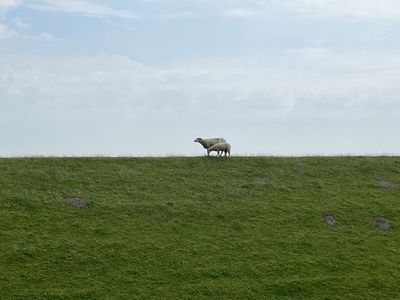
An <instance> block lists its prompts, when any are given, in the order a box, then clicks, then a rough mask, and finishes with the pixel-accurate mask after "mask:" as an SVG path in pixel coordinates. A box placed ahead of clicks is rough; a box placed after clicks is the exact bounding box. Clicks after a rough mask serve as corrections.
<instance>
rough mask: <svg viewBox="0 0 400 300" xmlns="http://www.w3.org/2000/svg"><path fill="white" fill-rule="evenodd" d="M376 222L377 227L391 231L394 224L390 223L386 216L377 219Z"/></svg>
mask: <svg viewBox="0 0 400 300" xmlns="http://www.w3.org/2000/svg"><path fill="white" fill-rule="evenodd" d="M374 224H375V226H376V227H378V228H379V229H381V230H384V231H389V230H391V229H392V226H391V225H390V223H389V221H388V220H386V219H384V218H377V219H375V221H374Z"/></svg>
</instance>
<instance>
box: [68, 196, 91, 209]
mask: <svg viewBox="0 0 400 300" xmlns="http://www.w3.org/2000/svg"><path fill="white" fill-rule="evenodd" d="M64 203H66V204H68V205H70V206H73V207H76V208H86V207H87V206H88V201H87V200H85V199H83V198H79V197H74V198H65V199H64Z"/></svg>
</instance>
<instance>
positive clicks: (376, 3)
mask: <svg viewBox="0 0 400 300" xmlns="http://www.w3.org/2000/svg"><path fill="white" fill-rule="evenodd" d="M279 3H281V5H284V6H285V7H286V8H289V9H294V10H296V11H300V12H303V13H312V14H315V15H318V16H327V15H331V16H332V15H333V16H346V17H353V18H361V19H371V20H383V21H400V2H399V1H397V0H296V1H292V0H285V1H279Z"/></svg>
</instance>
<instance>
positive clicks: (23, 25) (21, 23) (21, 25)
mask: <svg viewBox="0 0 400 300" xmlns="http://www.w3.org/2000/svg"><path fill="white" fill-rule="evenodd" d="M11 24H12V25H13V26H15V27H17V28H21V29H25V28H29V27H31V26H30V25H29V24H28V23H26V22H24V21H23V20H21V19H20V18H14V19H12V21H11Z"/></svg>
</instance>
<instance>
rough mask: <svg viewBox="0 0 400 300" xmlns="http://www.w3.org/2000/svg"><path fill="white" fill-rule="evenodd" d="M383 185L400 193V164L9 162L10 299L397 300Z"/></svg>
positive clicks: (395, 234) (2, 277) (392, 202)
mask: <svg viewBox="0 0 400 300" xmlns="http://www.w3.org/2000/svg"><path fill="white" fill-rule="evenodd" d="M382 178H384V179H387V180H391V181H393V182H395V183H398V184H399V183H400V158H346V157H342V158H311V157H310V158H255V157H252V158H243V157H242V158H239V157H233V158H231V159H217V158H211V159H207V158H205V157H201V158H140V159H135V158H119V159H112V158H37V159H0V270H1V272H0V294H1V295H2V299H3V298H22V299H25V298H26V299H43V298H44V299H80V298H82V299H92V298H93V299H94V298H100V299H103V298H107V297H108V298H110V299H113V298H119V299H121V298H129V299H134V298H143V299H154V298H162V299H178V298H180V299H201V298H214V299H223V298H229V299H261V298H262V299H275V298H276V299H291V298H295V299H301V298H304V299H312V298H315V299H367V298H370V299H384V298H386V299H388V298H396V297H400V284H399V283H400V271H399V268H398V266H399V265H400V197H399V196H400V191H399V190H388V189H385V188H382V187H379V186H377V182H378V180H380V179H382ZM69 196H81V197H85V198H87V199H88V200H89V201H90V206H89V207H88V208H86V209H77V208H72V207H69V206H67V205H66V204H65V203H64V202H63V199H64V197H69ZM168 203H171V204H172V206H171V204H169V205H168ZM323 212H331V213H333V214H334V215H335V217H336V219H337V221H338V224H339V225H338V226H337V228H331V227H329V226H327V225H326V224H325V223H324V222H323V221H322V218H321V214H322V213H323ZM376 217H385V218H388V219H389V220H390V221H391V223H392V225H393V227H394V230H392V231H391V232H388V233H385V232H381V231H379V230H377V229H376V228H375V227H374V225H373V220H374V218H376Z"/></svg>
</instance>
